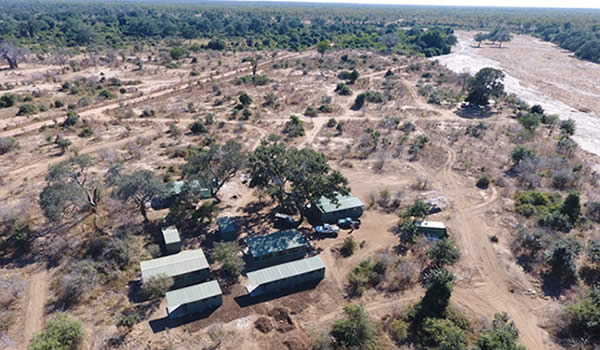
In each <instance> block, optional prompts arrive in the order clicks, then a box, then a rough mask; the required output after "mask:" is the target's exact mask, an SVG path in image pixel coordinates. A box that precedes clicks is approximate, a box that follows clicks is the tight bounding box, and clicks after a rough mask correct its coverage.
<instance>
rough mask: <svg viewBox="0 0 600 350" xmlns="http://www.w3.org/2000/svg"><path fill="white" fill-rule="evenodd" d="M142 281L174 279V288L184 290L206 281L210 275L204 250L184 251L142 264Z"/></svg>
mask: <svg viewBox="0 0 600 350" xmlns="http://www.w3.org/2000/svg"><path fill="white" fill-rule="evenodd" d="M140 268H141V270H142V281H147V280H148V278H150V277H152V276H158V275H163V274H164V275H167V276H169V277H172V278H173V280H174V282H175V284H174V286H173V288H182V287H185V286H189V285H192V284H196V283H199V282H203V281H206V280H207V279H208V276H209V274H210V270H209V268H210V267H209V265H208V261H206V256H204V252H203V251H202V249H195V250H184V251H182V252H179V253H177V254H173V255H168V256H163V257H160V258H156V259H152V260H146V261H142V262H140Z"/></svg>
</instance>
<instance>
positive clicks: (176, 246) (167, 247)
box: [165, 241, 181, 254]
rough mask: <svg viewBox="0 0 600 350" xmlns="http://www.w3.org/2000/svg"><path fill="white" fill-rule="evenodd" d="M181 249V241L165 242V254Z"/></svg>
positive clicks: (177, 251)
mask: <svg viewBox="0 0 600 350" xmlns="http://www.w3.org/2000/svg"><path fill="white" fill-rule="evenodd" d="M180 251H181V241H179V242H174V243H171V244H165V252H166V253H167V254H175V253H179V252H180Z"/></svg>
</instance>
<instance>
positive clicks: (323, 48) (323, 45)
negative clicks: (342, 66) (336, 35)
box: [317, 40, 331, 59]
mask: <svg viewBox="0 0 600 350" xmlns="http://www.w3.org/2000/svg"><path fill="white" fill-rule="evenodd" d="M330 45H331V43H330V42H329V40H323V41H319V43H317V51H318V52H319V53H320V54H321V59H323V56H325V52H327V50H329V46H330Z"/></svg>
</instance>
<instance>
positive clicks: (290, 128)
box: [283, 115, 304, 138]
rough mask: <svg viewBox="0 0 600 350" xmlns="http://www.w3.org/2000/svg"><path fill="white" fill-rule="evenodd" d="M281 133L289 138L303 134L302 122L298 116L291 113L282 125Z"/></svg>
mask: <svg viewBox="0 0 600 350" xmlns="http://www.w3.org/2000/svg"><path fill="white" fill-rule="evenodd" d="M283 133H284V134H287V135H288V137H290V138H295V137H300V136H304V122H303V121H302V120H300V118H299V117H298V116H295V115H292V116H291V117H290V120H288V121H287V122H286V123H285V125H284V126H283Z"/></svg>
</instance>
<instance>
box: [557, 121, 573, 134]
mask: <svg viewBox="0 0 600 350" xmlns="http://www.w3.org/2000/svg"><path fill="white" fill-rule="evenodd" d="M560 132H561V133H562V134H564V135H569V136H573V135H574V134H575V121H574V120H573V119H570V118H569V120H563V121H561V122H560Z"/></svg>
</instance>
